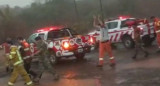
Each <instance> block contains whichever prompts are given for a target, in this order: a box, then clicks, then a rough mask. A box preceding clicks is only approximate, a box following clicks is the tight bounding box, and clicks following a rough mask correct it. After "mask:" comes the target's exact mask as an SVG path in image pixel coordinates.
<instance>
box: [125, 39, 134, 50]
mask: <svg viewBox="0 0 160 86" xmlns="http://www.w3.org/2000/svg"><path fill="white" fill-rule="evenodd" d="M122 42H123V45H124V46H125V47H126V48H134V41H133V39H132V38H131V37H130V36H124V37H123V38H122Z"/></svg>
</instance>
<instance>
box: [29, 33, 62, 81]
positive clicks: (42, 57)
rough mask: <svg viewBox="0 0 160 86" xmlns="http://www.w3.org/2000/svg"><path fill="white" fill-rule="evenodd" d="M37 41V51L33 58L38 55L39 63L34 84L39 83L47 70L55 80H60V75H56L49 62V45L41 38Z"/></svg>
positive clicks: (36, 39) (37, 38)
mask: <svg viewBox="0 0 160 86" xmlns="http://www.w3.org/2000/svg"><path fill="white" fill-rule="evenodd" d="M35 41H36V46H37V51H36V52H35V53H34V55H32V56H35V55H37V56H38V57H39V58H38V59H39V63H38V73H37V77H36V79H35V80H34V82H35V83H37V84H38V83H39V80H40V78H41V75H42V73H43V72H44V71H45V70H48V71H49V72H50V73H51V74H52V75H53V76H54V80H58V79H59V75H58V74H57V73H56V71H55V69H54V68H53V67H52V65H51V63H50V61H49V51H48V50H47V44H46V43H45V42H44V41H43V40H42V39H41V37H39V36H38V37H36V38H35Z"/></svg>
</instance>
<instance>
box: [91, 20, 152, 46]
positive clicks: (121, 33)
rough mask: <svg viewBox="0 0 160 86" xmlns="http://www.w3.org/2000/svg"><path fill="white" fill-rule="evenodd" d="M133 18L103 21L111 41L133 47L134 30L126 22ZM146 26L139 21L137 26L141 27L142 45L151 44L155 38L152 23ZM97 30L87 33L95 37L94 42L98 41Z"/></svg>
mask: <svg viewBox="0 0 160 86" xmlns="http://www.w3.org/2000/svg"><path fill="white" fill-rule="evenodd" d="M135 20H136V19H135V18H128V17H127V18H126V17H119V18H118V19H114V20H110V21H106V22H105V26H106V27H107V28H108V31H109V38H110V41H111V43H117V42H122V43H123V45H124V46H125V47H126V48H132V47H134V32H133V28H132V26H128V25H127V22H132V21H135ZM149 25H150V27H149V28H148V27H147V25H146V24H144V23H143V22H140V23H139V25H138V27H139V28H140V29H141V32H142V33H141V38H142V41H143V43H144V45H146V46H148V45H151V44H152V42H153V41H154V39H155V32H154V28H153V24H152V23H149ZM99 34H100V32H99V30H95V31H93V32H90V33H89V35H90V36H91V37H93V38H95V40H96V41H95V42H96V43H98V42H99Z"/></svg>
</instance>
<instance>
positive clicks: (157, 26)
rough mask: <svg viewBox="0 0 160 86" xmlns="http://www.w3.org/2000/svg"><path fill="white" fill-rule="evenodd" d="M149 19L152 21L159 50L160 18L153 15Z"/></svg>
mask: <svg viewBox="0 0 160 86" xmlns="http://www.w3.org/2000/svg"><path fill="white" fill-rule="evenodd" d="M151 20H152V21H153V26H154V30H155V33H156V36H157V43H158V48H159V50H158V51H160V20H159V19H158V18H156V17H154V16H152V17H151Z"/></svg>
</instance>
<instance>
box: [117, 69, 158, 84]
mask: <svg viewBox="0 0 160 86" xmlns="http://www.w3.org/2000/svg"><path fill="white" fill-rule="evenodd" d="M116 83H117V85H118V86H160V69H149V68H146V69H145V68H138V69H126V70H123V71H119V72H118V73H117V79H116Z"/></svg>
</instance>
